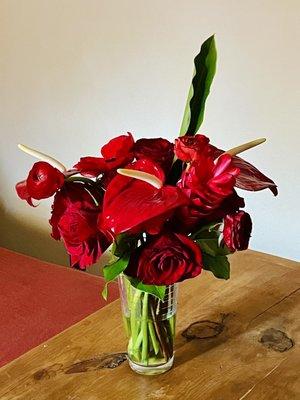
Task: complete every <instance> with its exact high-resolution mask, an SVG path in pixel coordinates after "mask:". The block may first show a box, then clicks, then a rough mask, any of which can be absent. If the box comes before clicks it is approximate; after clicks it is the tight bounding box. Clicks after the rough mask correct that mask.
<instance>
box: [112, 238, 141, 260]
mask: <svg viewBox="0 0 300 400" xmlns="http://www.w3.org/2000/svg"><path fill="white" fill-rule="evenodd" d="M137 245H138V237H137V236H132V235H128V234H127V233H121V234H120V235H118V236H117V237H116V239H115V241H114V244H113V248H112V253H113V254H114V255H115V256H117V257H122V256H123V255H124V254H128V253H131V252H132V251H133V250H134V249H136V248H137Z"/></svg>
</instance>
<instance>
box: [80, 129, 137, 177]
mask: <svg viewBox="0 0 300 400" xmlns="http://www.w3.org/2000/svg"><path fill="white" fill-rule="evenodd" d="M133 145H134V139H133V137H132V134H131V133H130V132H128V133H127V135H120V136H117V137H115V138H114V139H111V140H110V141H109V142H108V143H106V144H105V145H104V146H103V147H102V148H101V154H102V156H103V157H81V158H80V161H79V162H78V163H77V164H76V165H74V168H76V169H77V170H78V172H80V173H81V175H84V176H88V177H92V178H93V177H97V176H99V175H101V174H105V173H107V172H110V171H113V170H116V169H117V168H119V167H122V166H125V165H126V164H127V163H129V162H131V161H132V160H133V157H134V154H133Z"/></svg>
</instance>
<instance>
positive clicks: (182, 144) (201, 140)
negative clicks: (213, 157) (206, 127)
mask: <svg viewBox="0 0 300 400" xmlns="http://www.w3.org/2000/svg"><path fill="white" fill-rule="evenodd" d="M208 144H209V139H208V138H207V137H206V136H204V135H195V136H182V137H179V138H177V139H175V149H174V151H175V154H176V156H177V157H178V158H179V160H182V161H184V162H191V161H194V160H197V158H199V157H201V156H203V154H207V153H208V152H209V150H210V149H209V146H208Z"/></svg>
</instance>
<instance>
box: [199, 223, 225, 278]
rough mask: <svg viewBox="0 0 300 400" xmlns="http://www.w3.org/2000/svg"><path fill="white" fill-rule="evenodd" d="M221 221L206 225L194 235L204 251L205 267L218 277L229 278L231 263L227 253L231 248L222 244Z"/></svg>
mask: <svg viewBox="0 0 300 400" xmlns="http://www.w3.org/2000/svg"><path fill="white" fill-rule="evenodd" d="M219 226H220V223H212V224H210V225H206V226H204V227H202V228H200V230H199V231H198V232H196V233H194V235H193V237H192V238H193V239H194V240H195V242H196V243H197V244H198V245H199V247H200V248H201V251H202V261H203V267H204V269H206V270H208V271H211V272H212V273H213V274H214V275H215V277H216V278H220V279H229V277H230V264H229V261H228V260H227V257H226V256H227V255H228V254H230V250H229V249H228V247H226V246H225V245H221V244H220V232H219V230H218V228H219Z"/></svg>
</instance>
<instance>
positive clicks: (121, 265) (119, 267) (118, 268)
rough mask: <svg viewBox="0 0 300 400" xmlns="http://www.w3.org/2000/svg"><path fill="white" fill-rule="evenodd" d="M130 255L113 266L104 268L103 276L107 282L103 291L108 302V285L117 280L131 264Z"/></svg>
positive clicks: (109, 265) (103, 295)
mask: <svg viewBox="0 0 300 400" xmlns="http://www.w3.org/2000/svg"><path fill="white" fill-rule="evenodd" d="M129 258H130V255H129V254H126V255H124V256H123V257H122V258H119V259H118V260H117V261H115V262H113V263H112V264H108V265H106V266H105V267H104V268H103V276H104V279H105V280H106V283H105V286H104V288H103V290H102V297H103V298H104V299H105V300H107V296H108V284H109V283H110V282H111V281H113V280H114V279H116V277H117V276H118V275H120V274H121V273H122V272H123V271H124V270H125V269H126V267H127V265H128V262H129Z"/></svg>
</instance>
